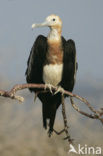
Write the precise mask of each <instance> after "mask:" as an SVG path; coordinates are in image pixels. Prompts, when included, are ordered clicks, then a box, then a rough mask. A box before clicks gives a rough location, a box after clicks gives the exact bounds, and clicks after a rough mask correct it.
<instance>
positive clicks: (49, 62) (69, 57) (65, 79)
mask: <svg viewBox="0 0 103 156" xmlns="http://www.w3.org/2000/svg"><path fill="white" fill-rule="evenodd" d="M37 27H49V28H50V31H49V33H48V35H47V37H46V36H44V35H41V34H40V35H38V36H37V38H36V40H35V41H34V44H33V46H32V48H31V51H30V55H29V58H28V61H27V69H26V72H25V75H26V81H27V83H36V84H45V85H47V86H49V88H51V87H52V86H55V87H57V88H58V92H56V94H55V93H52V92H51V91H50V92H45V93H43V92H39V91H41V89H38V88H29V90H30V91H31V92H34V93H35V94H36V93H37V92H39V94H37V96H38V98H39V99H40V101H41V103H42V118H43V127H44V128H45V129H47V127H49V130H48V133H49V136H51V134H52V132H53V127H54V122H55V117H56V112H57V109H58V108H59V106H60V105H61V93H60V92H59V90H60V89H62V90H67V91H70V92H72V91H73V88H74V84H75V80H76V72H77V68H78V63H77V59H76V46H75V42H74V41H73V40H72V39H69V40H66V39H65V38H64V37H63V36H62V20H61V18H60V17H59V16H58V15H55V14H52V15H50V16H48V17H47V18H46V19H45V21H44V22H43V23H36V24H32V29H34V28H37ZM65 97H67V96H65Z"/></svg>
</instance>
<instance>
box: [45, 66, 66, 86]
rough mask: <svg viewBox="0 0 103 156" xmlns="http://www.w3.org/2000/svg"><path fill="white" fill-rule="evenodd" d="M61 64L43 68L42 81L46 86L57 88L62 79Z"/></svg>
mask: <svg viewBox="0 0 103 156" xmlns="http://www.w3.org/2000/svg"><path fill="white" fill-rule="evenodd" d="M62 71H63V64H55V65H54V64H50V65H45V66H44V68H43V81H44V82H45V83H46V84H52V85H54V86H57V85H58V83H59V82H60V81H61V79H62Z"/></svg>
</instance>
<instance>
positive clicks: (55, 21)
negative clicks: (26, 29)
mask: <svg viewBox="0 0 103 156" xmlns="http://www.w3.org/2000/svg"><path fill="white" fill-rule="evenodd" d="M45 26H48V27H50V29H58V28H59V29H61V28H62V20H61V19H60V17H59V16H57V15H54V14H52V15H50V16H48V17H47V18H46V19H45V21H44V22H43V23H38V24H32V29H34V28H36V27H45Z"/></svg>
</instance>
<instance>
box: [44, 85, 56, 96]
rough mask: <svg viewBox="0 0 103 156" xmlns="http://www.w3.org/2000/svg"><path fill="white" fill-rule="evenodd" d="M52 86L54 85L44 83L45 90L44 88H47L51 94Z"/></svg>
mask: <svg viewBox="0 0 103 156" xmlns="http://www.w3.org/2000/svg"><path fill="white" fill-rule="evenodd" d="M53 87H54V86H53V85H51V84H45V90H46V89H49V90H50V93H51V94H53V91H52V88H53Z"/></svg>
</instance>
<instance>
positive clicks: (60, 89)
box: [54, 86, 64, 95]
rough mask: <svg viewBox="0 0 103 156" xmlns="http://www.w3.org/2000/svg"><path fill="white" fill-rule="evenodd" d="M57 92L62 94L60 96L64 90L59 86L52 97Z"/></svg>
mask: <svg viewBox="0 0 103 156" xmlns="http://www.w3.org/2000/svg"><path fill="white" fill-rule="evenodd" d="M59 92H60V93H62V95H63V94H64V89H63V88H62V87H61V86H57V90H56V91H55V93H54V95H55V94H57V93H59Z"/></svg>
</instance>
